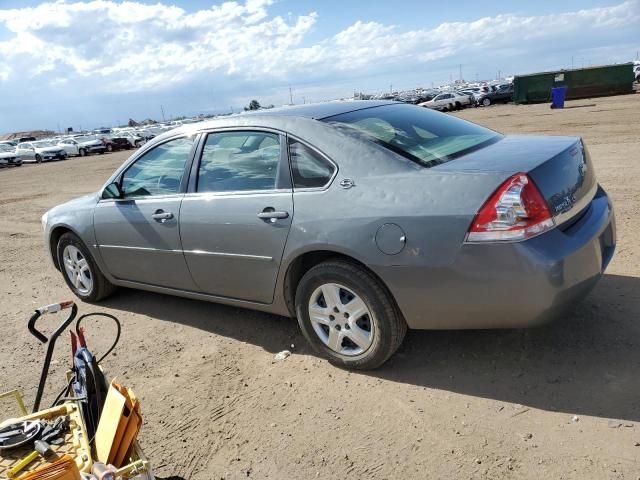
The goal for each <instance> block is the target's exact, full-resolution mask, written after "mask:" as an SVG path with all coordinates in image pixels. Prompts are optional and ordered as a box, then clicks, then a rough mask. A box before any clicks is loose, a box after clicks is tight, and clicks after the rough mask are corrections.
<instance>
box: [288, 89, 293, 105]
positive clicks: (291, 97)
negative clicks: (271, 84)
mask: <svg viewBox="0 0 640 480" xmlns="http://www.w3.org/2000/svg"><path fill="white" fill-rule="evenodd" d="M289 105H293V91H292V90H291V85H289Z"/></svg>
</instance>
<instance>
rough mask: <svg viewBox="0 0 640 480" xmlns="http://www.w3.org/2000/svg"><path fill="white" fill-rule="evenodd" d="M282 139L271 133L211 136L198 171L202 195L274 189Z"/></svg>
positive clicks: (208, 138) (230, 133)
mask: <svg viewBox="0 0 640 480" xmlns="http://www.w3.org/2000/svg"><path fill="white" fill-rule="evenodd" d="M279 165H280V137H279V136H278V135H277V134H274V133H268V132H224V133H210V134H209V135H208V136H207V142H206V144H205V146H204V150H203V151H202V159H201V160H200V167H199V169H198V185H197V191H198V192H242V191H249V190H273V189H275V188H276V185H277V183H278V171H279Z"/></svg>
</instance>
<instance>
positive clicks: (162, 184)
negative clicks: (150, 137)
mask: <svg viewBox="0 0 640 480" xmlns="http://www.w3.org/2000/svg"><path fill="white" fill-rule="evenodd" d="M193 142H194V139H193V138H178V139H175V140H171V141H169V142H166V143H163V144H161V145H158V146H157V147H155V148H154V149H153V150H150V151H148V152H147V153H145V154H144V155H143V156H142V157H140V158H139V159H138V160H136V161H135V162H134V163H133V165H131V166H130V167H129V168H128V169H127V171H126V172H124V175H123V176H122V186H121V188H122V192H123V193H124V197H125V198H127V197H144V196H151V195H171V194H173V193H178V192H179V191H180V183H181V181H182V175H183V174H184V167H185V164H186V162H187V159H188V158H189V153H190V152H191V147H192V146H193Z"/></svg>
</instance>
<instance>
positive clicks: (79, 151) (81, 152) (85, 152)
mask: <svg viewBox="0 0 640 480" xmlns="http://www.w3.org/2000/svg"><path fill="white" fill-rule="evenodd" d="M86 154H87V151H86V150H85V149H84V148H81V149H80V150H78V155H79V156H81V157H84V156H85V155H86Z"/></svg>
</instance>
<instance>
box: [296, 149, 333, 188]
mask: <svg viewBox="0 0 640 480" xmlns="http://www.w3.org/2000/svg"><path fill="white" fill-rule="evenodd" d="M289 157H290V158H291V173H292V174H293V186H294V188H319V187H324V186H325V185H326V184H327V183H329V180H331V177H332V176H333V172H334V170H335V167H334V166H333V165H332V164H331V162H329V161H328V160H327V159H325V158H323V157H322V156H320V155H319V154H318V153H316V152H314V151H313V150H312V149H310V148H309V147H307V146H306V145H304V144H302V143H300V142H297V141H295V140H289Z"/></svg>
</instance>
